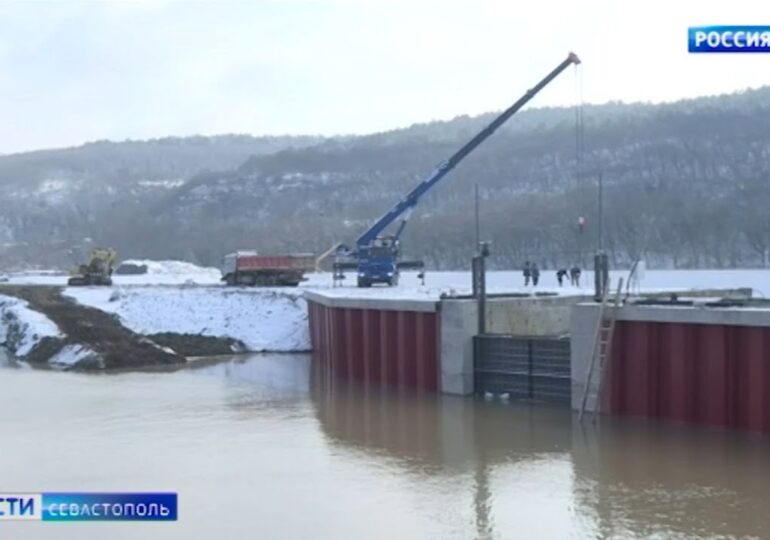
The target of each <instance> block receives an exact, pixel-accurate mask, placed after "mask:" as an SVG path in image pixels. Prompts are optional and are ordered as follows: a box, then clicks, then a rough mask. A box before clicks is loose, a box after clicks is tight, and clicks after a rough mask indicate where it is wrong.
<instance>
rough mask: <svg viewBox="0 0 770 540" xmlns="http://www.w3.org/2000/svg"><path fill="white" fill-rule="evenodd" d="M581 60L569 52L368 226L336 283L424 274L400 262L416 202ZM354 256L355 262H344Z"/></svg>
mask: <svg viewBox="0 0 770 540" xmlns="http://www.w3.org/2000/svg"><path fill="white" fill-rule="evenodd" d="M579 63H580V59H579V58H578V57H577V55H576V54H575V53H569V55H568V56H567V58H566V59H565V60H564V61H563V62H562V63H561V64H559V65H558V66H556V68H555V69H554V70H553V71H551V72H550V73H549V74H548V75H546V76H545V77H544V78H543V80H541V81H540V82H539V83H537V84H536V85H535V86H533V87H532V88H531V89H529V90H527V92H526V93H525V94H524V95H523V96H521V97H520V98H519V100H518V101H516V103H514V104H513V105H511V106H510V107H508V108H507V109H506V110H505V111H503V112H502V113H501V114H500V115H499V116H498V117H497V118H495V119H494V120H493V121H492V122H491V123H490V124H489V125H488V126H486V127H485V128H484V129H482V130H481V131H480V132H479V133H478V134H476V136H475V137H473V138H472V139H471V140H470V141H468V142H467V143H466V144H465V145H464V146H463V147H462V148H460V149H459V150H458V151H457V152H455V153H454V154H453V155H452V156H451V157H450V158H449V159H448V160H446V161H442V162H441V163H439V164H438V166H437V167H436V168H435V169H434V170H433V172H431V173H430V175H429V176H428V177H427V178H425V180H423V181H422V182H420V183H419V184H418V185H417V186H415V188H414V189H412V191H410V192H409V193H407V194H406V196H405V197H404V198H403V199H401V200H400V201H398V202H397V203H396V204H395V205H394V206H393V208H391V209H390V210H389V211H388V212H387V213H386V214H385V215H383V216H382V217H381V218H380V219H378V220H377V221H376V222H375V223H374V225H372V226H371V227H369V229H367V230H366V232H364V233H363V234H362V235H361V236H359V237H358V240H356V250H355V252H353V253H351V252H350V251H349V250H347V248H345V249H344V250H342V251H341V252H339V253H340V254H341V255H340V256H339V257H338V260H337V261H336V262H335V265H334V270H335V272H334V275H335V280H336V279H341V277H339V278H338V277H337V276H342V277H344V274H343V271H344V270H345V269H348V268H350V267H355V268H356V269H357V270H358V286H359V287H369V286H370V285H372V284H374V283H387V284H388V285H395V284H397V283H398V276H399V269H400V268H412V269H415V268H417V269H419V270H420V275H422V269H423V263H422V261H409V262H407V261H399V250H400V247H399V238H400V237H401V233H402V232H403V231H404V227H406V224H407V221H408V220H409V216H410V214H411V213H412V210H413V209H414V207H415V206H417V203H418V202H419V201H420V197H422V196H423V195H424V194H425V193H427V192H428V191H429V190H430V189H431V188H432V187H433V186H435V185H436V184H437V183H438V182H439V181H440V180H441V179H442V178H444V177H445V176H446V175H447V174H448V173H449V172H450V171H451V170H452V169H454V168H455V167H456V166H457V164H458V163H460V162H461V161H462V160H463V159H465V158H466V157H467V156H468V155H469V154H470V153H471V152H473V151H474V150H475V149H476V148H477V147H478V146H479V145H480V144H481V143H483V142H484V141H485V140H486V139H487V138H488V137H489V136H490V135H492V134H493V133H494V132H495V131H496V130H497V129H498V128H499V127H500V126H501V125H503V124H504V123H505V121H506V120H508V119H509V118H510V117H511V116H513V115H514V114H516V113H517V112H518V111H519V110H520V109H521V108H522V107H524V105H526V104H527V103H528V102H529V100H531V99H532V98H533V97H535V96H536V95H537V94H538V92H540V91H541V90H542V89H543V88H545V87H546V86H547V85H548V83H550V82H551V81H552V80H554V79H555V78H556V77H557V76H558V75H559V74H560V73H561V72H562V71H564V70H565V69H567V67H568V66H569V65H570V64H579ZM399 219H400V220H401V222H400V223H399V224H398V228H397V229H396V230H395V232H394V233H393V234H390V235H384V234H383V233H384V232H385V230H386V229H387V228H388V227H390V226H391V225H393V223H395V222H396V221H398V220H399ZM351 256H352V257H353V259H354V261H355V262H353V261H350V260H344V259H349V258H350V257H351Z"/></svg>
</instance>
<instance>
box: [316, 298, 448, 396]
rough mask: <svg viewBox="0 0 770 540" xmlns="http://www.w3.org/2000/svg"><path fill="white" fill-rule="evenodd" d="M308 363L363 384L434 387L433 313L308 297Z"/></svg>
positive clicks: (435, 344)
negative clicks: (325, 302) (333, 304)
mask: <svg viewBox="0 0 770 540" xmlns="http://www.w3.org/2000/svg"><path fill="white" fill-rule="evenodd" d="M308 313H309V319H310V340H311V343H312V346H313V358H314V361H316V362H320V363H321V364H322V365H323V366H325V367H327V368H328V369H330V370H331V372H332V373H334V374H335V375H336V376H339V377H341V378H343V379H358V380H361V381H365V382H367V383H374V384H381V385H390V386H402V387H411V388H419V389H424V390H431V391H436V390H437V389H438V316H437V314H436V313H431V312H417V311H390V310H377V309H352V308H339V307H327V306H324V305H322V304H319V303H316V302H312V301H308Z"/></svg>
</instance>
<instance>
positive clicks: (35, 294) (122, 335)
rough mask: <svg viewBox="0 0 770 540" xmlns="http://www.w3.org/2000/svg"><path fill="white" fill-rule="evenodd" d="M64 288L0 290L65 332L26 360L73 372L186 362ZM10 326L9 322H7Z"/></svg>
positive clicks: (46, 340) (5, 287) (49, 339)
mask: <svg viewBox="0 0 770 540" xmlns="http://www.w3.org/2000/svg"><path fill="white" fill-rule="evenodd" d="M61 292H62V288H61V287H50V286H13V285H3V286H0V294H3V295H7V296H13V297H16V298H20V299H22V300H24V301H26V302H27V303H28V307H29V308H30V309H32V310H35V311H38V312H40V313H42V314H44V315H45V316H46V317H47V318H48V319H50V321H51V322H53V323H54V324H55V325H56V326H57V327H58V328H59V331H60V333H61V335H59V336H47V337H43V338H42V339H40V340H39V342H37V343H36V345H35V346H34V347H33V348H32V349H31V350H30V351H29V353H28V354H26V355H25V356H24V358H23V359H24V360H25V361H27V362H29V363H30V364H33V365H44V364H48V363H49V362H50V363H56V362H54V359H60V360H59V361H58V363H61V364H62V365H63V366H65V367H68V368H69V369H81V370H103V369H107V370H109V369H131V368H139V367H146V366H163V365H175V364H183V363H185V362H186V359H185V357H184V355H182V354H180V353H178V352H176V351H175V350H172V348H168V347H164V346H162V345H160V344H158V343H156V342H155V341H153V340H152V339H150V338H148V337H146V336H142V335H141V334H137V333H136V332H133V331H131V330H129V329H128V328H126V327H124V326H123V325H122V324H121V323H120V321H119V320H118V318H117V317H115V316H113V315H110V314H107V313H105V312H103V311H100V310H98V309H94V308H90V307H87V306H83V305H80V304H78V303H76V302H74V301H72V300H70V299H68V298H66V297H64V296H63V295H62V294H61ZM6 324H8V322H6Z"/></svg>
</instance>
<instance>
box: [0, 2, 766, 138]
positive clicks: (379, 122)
mask: <svg viewBox="0 0 770 540" xmlns="http://www.w3.org/2000/svg"><path fill="white" fill-rule="evenodd" d="M0 23H1V25H0V28H2V31H1V32H0V119H2V129H0V153H9V152H17V151H22V150H29V149H38V148H47V147H57V146H70V145H76V144H81V143H83V142H85V141H90V140H97V139H113V140H122V139H126V138H134V139H137V138H150V137H161V136H165V135H190V134H196V133H200V134H218V133H251V134H256V135H258V134H297V133H320V134H337V133H369V132H374V131H382V130H386V129H391V128H396V127H403V126H407V125H410V124H412V123H415V122H425V121H430V120H433V119H448V118H452V117H454V116H457V115H460V114H478V113H481V112H485V111H490V110H499V109H501V108H504V107H506V106H508V105H509V104H510V103H511V102H512V101H513V100H515V99H516V98H518V97H519V96H520V94H521V93H523V91H525V90H526V89H527V88H528V87H529V86H531V85H532V84H534V83H535V82H537V81H538V80H539V79H540V78H542V77H543V76H544V75H545V74H546V73H547V72H548V71H550V70H551V69H552V68H553V67H555V66H556V65H557V64H558V63H559V62H560V61H561V60H563V59H564V58H565V57H566V55H567V53H568V52H569V51H570V50H574V51H575V52H576V53H578V55H580V57H581V58H582V59H583V66H582V89H583V90H582V91H583V97H584V100H585V101H586V102H593V103H602V102H606V101H608V100H622V101H655V102H657V101H669V100H675V99H679V98H682V97H691V96H700V95H707V94H714V93H724V92H732V91H735V90H742V89H745V88H749V87H758V86H762V85H764V84H768V83H770V54H744V55H736V54H728V55H714V54H711V55H702V54H701V55H691V54H688V53H687V27H688V26H690V25H700V24H770V2H763V1H760V0H753V1H743V0H730V1H725V0H721V1H711V0H700V1H697V2H677V1H675V0H665V1H659V0H644V1H634V2H628V1H615V2H613V1H602V0H596V1H590V2H579V1H576V0H554V1H551V2H548V1H534V2H516V1H514V0H502V1H491V0H487V1H483V0H482V1H479V0H477V1H462V2H461V1H453V0H441V1H438V0H437V1H433V0H425V1H421V0H403V1H402V0H372V1H366V0H360V1H353V0H327V1H294V0H276V1H258V0H254V1H227V0H217V1H214V0H211V1H207V2H206V1H164V0H130V1H129V0H126V1H121V2H117V1H115V2H109V1H74V0H56V1H51V2H39V1H33V0H24V1H18V2H15V1H12V0H11V1H9V0H6V1H4V2H2V3H0ZM577 93H578V92H577V79H576V75H575V74H574V73H573V72H572V70H571V69H570V70H569V71H568V72H566V73H565V74H564V75H562V77H561V78H560V79H558V80H557V81H555V82H554V83H553V84H552V85H551V86H550V87H549V88H547V89H546V90H545V91H544V92H543V93H542V94H540V95H539V96H538V97H537V98H536V99H535V100H533V103H532V106H542V105H571V104H573V103H574V102H575V99H576V95H577Z"/></svg>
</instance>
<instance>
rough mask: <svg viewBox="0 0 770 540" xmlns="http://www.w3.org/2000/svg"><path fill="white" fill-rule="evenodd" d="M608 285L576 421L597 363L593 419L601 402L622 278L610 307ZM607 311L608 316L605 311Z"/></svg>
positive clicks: (581, 412) (584, 404) (603, 295)
mask: <svg viewBox="0 0 770 540" xmlns="http://www.w3.org/2000/svg"><path fill="white" fill-rule="evenodd" d="M609 289H610V284H609V280H608V282H607V286H606V287H605V289H604V291H603V292H602V302H601V304H600V305H599V317H598V318H597V321H596V333H595V334H594V346H593V352H592V353H591V363H590V364H589V365H588V374H587V375H586V382H585V386H584V387H583V398H582V400H581V402H580V413H579V414H578V420H580V421H582V420H583V415H584V414H585V410H586V404H587V403H588V394H589V392H590V390H591V383H592V382H593V379H594V371H595V368H596V363H597V360H598V363H599V386H598V388H597V390H596V403H595V407H594V418H596V412H597V411H598V409H599V406H600V404H601V400H602V390H603V387H604V378H605V377H604V366H605V365H606V363H607V358H609V357H610V354H611V353H612V350H611V349H612V336H613V334H614V332H615V321H616V319H617V315H618V308H619V307H620V294H621V292H622V291H623V278H620V280H619V281H618V289H617V292H616V293H615V298H614V301H613V303H612V305H611V306H608V302H607V300H608V296H609V294H608V293H609ZM608 309H609V314H608V315H609V316H605V315H607V313H606V312H607V311H608Z"/></svg>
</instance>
